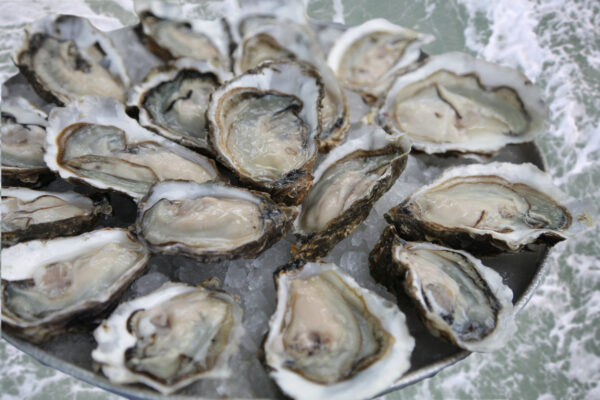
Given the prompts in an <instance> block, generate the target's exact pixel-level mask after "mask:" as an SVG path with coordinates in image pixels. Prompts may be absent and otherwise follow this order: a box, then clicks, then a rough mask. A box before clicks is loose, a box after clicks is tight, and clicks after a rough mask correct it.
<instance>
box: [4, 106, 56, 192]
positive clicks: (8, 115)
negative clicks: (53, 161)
mask: <svg viewBox="0 0 600 400" xmlns="http://www.w3.org/2000/svg"><path fill="white" fill-rule="evenodd" d="M2 100H3V101H2V126H1V127H0V133H1V134H2V184H3V185H5V186H6V185H29V186H32V185H37V184H41V183H42V182H43V181H45V180H46V178H49V177H50V176H51V175H52V173H51V172H50V171H49V170H48V167H47V166H46V163H45V162H44V143H45V142H46V125H47V124H48V121H47V115H46V113H45V112H44V111H42V110H40V109H39V108H37V107H36V106H34V105H33V104H31V103H30V102H29V101H28V100H27V99H25V98H24V97H20V96H14V97H8V98H4V99H2Z"/></svg>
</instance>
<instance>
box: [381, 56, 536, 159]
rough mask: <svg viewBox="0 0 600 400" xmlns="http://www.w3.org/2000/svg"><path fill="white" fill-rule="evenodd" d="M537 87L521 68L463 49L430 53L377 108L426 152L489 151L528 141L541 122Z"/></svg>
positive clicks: (385, 121)
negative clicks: (494, 61) (486, 58)
mask: <svg viewBox="0 0 600 400" xmlns="http://www.w3.org/2000/svg"><path fill="white" fill-rule="evenodd" d="M546 119H547V110H546V107H545V106H544V103H543V102H542V100H541V97H540V92H539V90H538V89H537V88H536V87H535V86H533V84H532V83H531V81H529V79H527V77H525V76H524V75H523V74H521V73H520V72H518V71H516V70H514V69H511V68H507V67H502V66H500V65H497V64H493V63H490V62H487V61H484V60H480V59H476V58H473V57H471V56H469V55H467V54H462V53H446V54H442V55H438V56H432V57H430V58H428V59H427V61H426V62H425V64H424V65H423V66H422V67H420V68H418V69H416V70H414V71H412V72H409V73H406V74H404V75H402V76H400V77H398V78H397V79H396V80H395V82H394V83H393V84H392V86H391V88H390V89H389V90H388V92H387V93H386V95H385V99H384V100H383V101H382V104H381V105H380V107H379V110H378V112H377V122H378V123H379V124H380V125H381V126H383V127H384V128H385V129H386V130H387V131H388V132H390V133H396V132H406V133H407V134H408V135H409V137H410V138H411V140H412V141H413V147H414V148H415V149H418V150H422V151H424V152H426V153H430V154H432V153H444V152H448V151H454V152H460V153H481V154H491V153H494V152H496V151H498V150H500V149H501V148H502V147H504V146H505V145H507V144H509V143H524V142H530V141H532V140H533V139H535V137H536V136H537V135H538V134H540V133H541V132H542V131H543V130H544V127H545V120H546Z"/></svg>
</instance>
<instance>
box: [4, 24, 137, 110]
mask: <svg viewBox="0 0 600 400" xmlns="http://www.w3.org/2000/svg"><path fill="white" fill-rule="evenodd" d="M14 62H15V64H16V65H17V66H18V67H19V70H20V71H21V73H23V74H24V75H25V76H26V77H27V79H28V80H29V81H30V83H31V84H32V86H33V87H34V88H35V89H36V90H37V92H38V93H39V94H40V96H43V97H44V98H45V99H46V100H48V101H52V102H55V103H57V104H59V105H63V104H67V103H70V102H71V101H73V100H74V99H75V98H77V97H79V96H83V95H86V94H91V95H103V96H109V97H113V98H115V99H117V100H119V101H121V102H125V100H126V99H127V88H128V87H129V85H130V79H129V76H128V75H127V70H126V68H125V64H124V63H123V60H122V59H121V56H120V55H119V54H118V52H117V51H116V50H115V48H114V46H113V44H112V42H111V40H110V39H109V38H108V36H106V35H105V34H104V33H102V32H100V31H99V30H98V29H96V28H94V27H93V26H92V24H90V22H89V21H88V20H87V19H85V18H81V17H76V16H74V15H57V16H50V17H46V18H43V19H41V20H38V21H36V22H34V23H33V24H31V25H29V26H28V27H27V28H25V37H24V40H23V43H22V45H21V47H20V48H19V49H18V50H17V52H16V54H15V56H14Z"/></svg>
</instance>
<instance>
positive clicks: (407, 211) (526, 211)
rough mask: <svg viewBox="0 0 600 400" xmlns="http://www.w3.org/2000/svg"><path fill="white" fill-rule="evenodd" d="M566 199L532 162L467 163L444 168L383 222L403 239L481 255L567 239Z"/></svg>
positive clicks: (393, 210)
mask: <svg viewBox="0 0 600 400" xmlns="http://www.w3.org/2000/svg"><path fill="white" fill-rule="evenodd" d="M566 201H567V198H566V196H565V195H564V194H563V193H562V192H561V191H560V190H559V189H558V188H557V187H555V186H554V184H553V183H552V179H551V178H550V176H548V175H547V174H545V173H544V172H542V171H540V170H539V169H538V168H537V167H535V166H534V165H532V164H510V163H498V162H496V163H490V164H485V165H482V164H472V165H466V166H458V167H454V168H449V169H447V170H446V171H445V172H444V173H443V174H442V175H441V176H440V177H439V178H437V179H436V180H435V181H434V182H433V183H431V184H429V185H427V186H424V187H422V188H421V189H419V190H418V191H417V192H415V193H413V194H412V195H411V196H409V197H408V198H407V199H405V200H404V201H403V202H402V203H401V204H400V205H398V206H396V207H394V208H392V209H391V210H389V211H388V213H387V214H386V215H385V218H386V220H387V221H388V222H389V223H393V224H394V225H395V226H396V229H397V230H398V233H399V234H400V236H402V237H403V238H405V239H408V240H427V241H435V242H438V243H441V244H444V245H447V246H450V247H453V248H460V249H465V250H468V251H470V252H472V253H474V254H481V255H485V254H494V253H498V252H501V251H512V252H515V251H519V250H521V249H522V248H524V247H525V246H527V245H528V244H531V243H545V244H548V245H553V244H555V243H557V242H559V241H561V240H564V239H566V235H567V232H568V230H569V227H570V226H571V224H572V222H573V217H572V215H571V213H570V212H569V210H568V209H567V208H566V207H565V205H564V204H565V203H566Z"/></svg>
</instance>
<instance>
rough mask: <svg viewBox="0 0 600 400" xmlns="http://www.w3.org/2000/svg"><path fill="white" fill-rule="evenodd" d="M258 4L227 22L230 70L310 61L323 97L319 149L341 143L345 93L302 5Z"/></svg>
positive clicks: (345, 118)
mask: <svg viewBox="0 0 600 400" xmlns="http://www.w3.org/2000/svg"><path fill="white" fill-rule="evenodd" d="M271 3H273V2H268V1H267V2H264V3H258V4H259V5H258V6H253V7H252V6H247V5H246V3H244V6H243V7H242V9H241V10H240V13H241V16H239V17H238V19H237V20H235V21H233V22H231V24H232V26H235V27H237V29H234V32H237V35H236V36H237V42H238V44H237V48H236V49H235V51H234V53H233V59H234V71H235V73H236V74H242V73H244V72H246V71H248V70H250V69H252V68H255V67H257V66H259V65H261V64H262V63H263V62H267V61H280V60H292V61H301V62H306V63H308V64H311V65H312V66H313V67H315V68H316V69H317V71H318V72H319V74H320V75H321V80H322V82H323V90H324V91H323V99H322V109H321V121H322V133H321V136H320V143H319V146H320V151H323V152H327V151H329V150H330V149H331V148H333V147H335V146H337V145H338V144H339V143H341V142H342V140H343V138H344V136H345V134H346V132H347V131H348V128H349V123H350V122H349V121H350V115H349V112H348V105H347V102H346V96H345V94H344V91H343V89H342V87H341V86H340V84H339V83H338V81H337V80H336V79H335V75H334V73H333V71H331V69H330V68H329V67H328V66H327V63H326V61H325V58H324V56H323V54H322V52H321V49H320V47H319V44H318V42H317V40H316V38H315V37H314V35H313V33H312V32H311V30H310V28H309V26H308V21H307V19H306V16H305V13H304V8H303V7H302V5H301V4H300V3H298V2H287V3H285V2H284V3H283V4H279V3H278V2H275V5H272V4H271Z"/></svg>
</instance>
